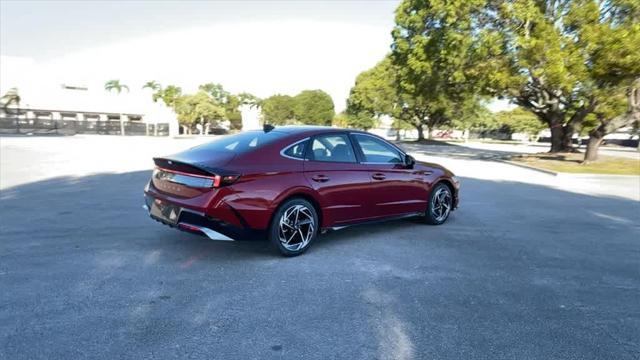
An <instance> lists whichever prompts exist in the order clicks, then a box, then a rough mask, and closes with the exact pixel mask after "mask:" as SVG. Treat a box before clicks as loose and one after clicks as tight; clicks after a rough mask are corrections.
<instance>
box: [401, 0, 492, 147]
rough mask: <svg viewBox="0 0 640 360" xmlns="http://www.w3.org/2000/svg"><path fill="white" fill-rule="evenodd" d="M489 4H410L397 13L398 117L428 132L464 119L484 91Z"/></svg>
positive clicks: (455, 0) (467, 0) (419, 0)
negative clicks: (480, 17)
mask: <svg viewBox="0 0 640 360" xmlns="http://www.w3.org/2000/svg"><path fill="white" fill-rule="evenodd" d="M484 5H485V1H484V0H452V1H428V0H405V1H403V2H402V3H401V4H400V5H399V6H398V8H397V10H396V18H395V20H396V25H395V27H394V29H393V32H392V36H393V44H392V54H391V59H392V62H393V66H394V67H393V69H395V71H394V72H395V76H396V86H397V88H398V95H399V105H400V106H399V108H398V110H396V111H398V116H399V117H401V118H403V119H404V120H405V121H407V122H409V123H411V124H412V125H414V126H415V127H416V128H417V129H418V133H419V138H422V137H423V135H422V128H423V127H427V129H428V132H429V133H431V131H432V130H433V129H434V128H435V127H438V126H442V125H446V124H449V123H450V122H451V121H452V120H453V119H454V118H456V117H457V116H459V112H460V104H461V103H465V102H469V101H474V100H475V99H476V98H477V96H476V95H475V93H476V92H477V90H478V88H479V76H478V69H477V68H476V63H477V54H476V51H475V49H476V47H477V42H476V41H477V39H478V34H477V23H476V21H475V18H474V17H473V16H472V15H473V14H474V13H475V12H477V11H479V10H480V9H482V8H483V6H484Z"/></svg>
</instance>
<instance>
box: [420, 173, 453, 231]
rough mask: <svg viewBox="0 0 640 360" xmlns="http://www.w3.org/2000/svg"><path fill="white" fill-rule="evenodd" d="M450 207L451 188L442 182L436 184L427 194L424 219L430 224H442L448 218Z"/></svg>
mask: <svg viewBox="0 0 640 360" xmlns="http://www.w3.org/2000/svg"><path fill="white" fill-rule="evenodd" d="M452 209H453V194H452V193H451V189H450V188H449V187H448V186H447V185H445V184H443V183H439V184H436V186H435V187H434V188H433V190H432V191H431V194H430V195H429V204H428V205H427V212H426V213H425V221H426V222H427V224H431V225H441V224H444V223H445V221H447V219H448V218H449V215H450V214H451V210H452Z"/></svg>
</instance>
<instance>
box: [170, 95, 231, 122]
mask: <svg viewBox="0 0 640 360" xmlns="http://www.w3.org/2000/svg"><path fill="white" fill-rule="evenodd" d="M176 113H177V114H178V120H179V121H180V123H181V124H183V125H186V126H187V127H189V128H191V127H192V126H193V125H195V124H197V123H201V124H202V125H203V126H204V124H205V123H212V122H213V123H216V122H217V121H219V120H222V119H224V117H225V108H224V107H223V106H221V105H220V104H217V103H216V101H215V100H214V99H213V98H212V97H211V96H210V95H209V94H208V93H206V92H205V91H203V90H201V91H198V92H197V93H196V94H194V95H183V96H181V97H180V98H179V99H178V100H177V102H176Z"/></svg>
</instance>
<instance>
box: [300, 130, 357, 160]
mask: <svg viewBox="0 0 640 360" xmlns="http://www.w3.org/2000/svg"><path fill="white" fill-rule="evenodd" d="M310 158H311V160H314V161H331V162H351V163H354V162H356V155H355V154H354V153H353V147H352V146H351V142H350V141H349V137H348V136H347V135H345V134H327V135H320V136H316V137H315V138H314V139H313V142H312V143H311V154H310Z"/></svg>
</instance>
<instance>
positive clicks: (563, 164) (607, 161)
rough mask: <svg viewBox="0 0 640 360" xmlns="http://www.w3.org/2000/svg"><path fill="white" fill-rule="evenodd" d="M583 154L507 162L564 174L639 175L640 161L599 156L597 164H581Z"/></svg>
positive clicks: (535, 156)
mask: <svg viewBox="0 0 640 360" xmlns="http://www.w3.org/2000/svg"><path fill="white" fill-rule="evenodd" d="M583 158H584V154H581V153H564V154H546V153H540V154H529V155H517V156H513V157H511V158H510V159H509V160H510V161H513V162H516V163H521V164H525V165H529V166H533V167H537V168H541V169H545V170H551V171H555V172H566V173H590V174H612V175H640V160H639V159H625V158H619V157H611V156H602V155H600V156H599V160H598V161H597V162H594V163H591V164H586V165H583V164H581V162H582V159H583Z"/></svg>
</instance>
